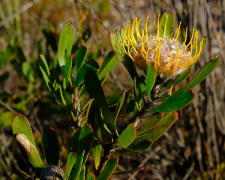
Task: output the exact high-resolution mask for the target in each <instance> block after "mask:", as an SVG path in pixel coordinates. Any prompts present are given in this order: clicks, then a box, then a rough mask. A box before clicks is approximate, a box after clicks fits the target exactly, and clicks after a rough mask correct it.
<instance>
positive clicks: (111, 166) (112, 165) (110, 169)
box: [97, 158, 119, 180]
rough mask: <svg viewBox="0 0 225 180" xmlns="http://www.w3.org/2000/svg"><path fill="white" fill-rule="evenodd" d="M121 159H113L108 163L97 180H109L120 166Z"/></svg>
mask: <svg viewBox="0 0 225 180" xmlns="http://www.w3.org/2000/svg"><path fill="white" fill-rule="evenodd" d="M118 161H119V158H111V159H110V160H108V161H107V163H106V165H105V167H103V169H102V171H101V173H100V175H99V176H98V178H97V180H107V179H109V178H110V176H111V175H112V173H113V171H114V169H115V168H116V165H117V164H118Z"/></svg>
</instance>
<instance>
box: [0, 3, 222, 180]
mask: <svg viewBox="0 0 225 180" xmlns="http://www.w3.org/2000/svg"><path fill="white" fill-rule="evenodd" d="M167 10H172V11H173V12H174V13H175V16H176V22H175V27H177V26H178V25H179V22H180V21H181V22H182V24H181V29H182V31H184V32H185V29H186V27H188V33H189V38H190V37H191V33H192V29H193V28H196V29H198V30H199V32H200V38H201V37H202V36H208V40H207V44H206V46H205V48H204V50H203V53H202V54H201V56H200V58H199V60H198V62H197V64H196V66H195V67H194V68H193V71H192V74H193V75H195V74H196V73H197V72H198V70H199V69H200V68H202V67H203V66H204V65H205V64H206V63H207V62H208V61H209V60H210V59H212V58H213V57H214V56H215V54H217V52H220V58H221V63H220V64H219V66H218V67H217V68H216V69H215V70H214V71H213V72H212V73H211V74H210V76H209V77H207V79H206V80H205V81H204V82H202V83H201V85H198V86H197V87H196V88H195V90H194V92H195V93H196V97H195V99H194V101H193V103H192V104H191V105H189V106H187V107H186V108H184V109H181V110H179V119H178V121H177V122H176V123H175V125H173V126H172V128H171V129H170V130H169V131H168V132H167V133H165V135H164V136H163V137H161V138H160V139H159V140H158V141H157V142H156V143H155V144H153V146H151V148H150V149H148V150H146V151H144V152H142V153H139V154H137V153H135V154H129V155H124V156H123V157H121V158H120V161H119V165H118V166H117V168H118V170H124V169H131V168H136V167H138V166H139V165H140V166H141V167H142V166H144V167H145V169H144V170H143V171H140V172H138V173H137V172H135V173H133V174H129V175H123V176H120V177H119V176H118V177H112V179H115V180H116V179H121V180H122V179H140V180H144V179H153V180H154V179H157V180H158V179H159V180H161V179H171V180H173V179H174V180H175V179H184V180H185V179H225V114H224V112H225V104H224V101H225V92H224V91H225V81H224V80H225V73H224V70H225V69H224V65H225V54H224V53H225V51H224V50H225V33H224V32H225V1H223V0H33V1H29V0H23V1H22V0H21V1H19V0H0V179H3V180H5V179H10V178H9V176H10V174H11V173H12V172H13V170H15V169H21V170H23V171H25V172H26V173H29V174H30V173H31V169H29V167H28V166H27V165H26V163H25V161H24V160H23V159H22V156H21V155H20V153H19V151H18V148H17V146H16V143H15V141H14V140H13V137H12V131H11V127H10V124H11V120H12V119H13V117H14V115H15V114H23V115H25V116H26V117H27V118H28V119H29V121H30V123H31V127H32V130H33V133H34V137H35V141H36V144H37V146H38V147H39V151H40V154H42V155H43V145H42V142H41V135H42V133H43V129H44V128H46V127H47V126H52V127H53V128H54V129H56V132H57V134H58V139H59V142H60V145H61V146H60V148H61V149H60V159H61V162H63V161H64V160H65V158H66V156H67V151H66V148H67V146H68V139H69V137H70V133H71V129H70V122H71V119H70V117H69V116H68V115H67V113H65V111H64V110H63V109H62V108H61V107H60V106H59V105H58V104H57V103H56V102H55V100H54V99H53V97H52V96H51V94H50V93H49V91H48V90H47V87H46V85H45V83H44V79H43V78H42V75H41V72H40V70H39V67H38V55H39V54H44V55H45V57H46V59H47V61H48V64H49V65H50V68H52V67H55V68H59V67H56V64H57V43H58V40H59V35H60V32H61V30H62V27H63V26H64V24H65V23H67V22H70V23H71V24H72V26H73V27H74V28H75V31H76V38H75V42H74V48H73V52H74V53H73V54H72V55H73V57H75V52H76V49H77V48H78V46H80V45H86V46H87V47H88V52H89V54H88V57H89V58H94V59H96V60H97V61H98V62H99V64H100V65H101V63H102V61H103V59H104V57H105V56H106V54H107V53H108V52H109V51H111V50H112V47H111V43H110V39H109V33H110V32H115V31H116V29H118V28H122V27H124V26H126V24H127V23H130V22H131V21H132V20H133V19H134V18H135V17H138V18H142V21H145V19H146V16H149V21H150V22H153V21H154V18H155V17H157V16H158V14H162V13H163V12H165V11H167ZM180 38H183V37H182V36H181V37H180ZM190 78H191V77H190ZM186 83H187V81H186V82H183V83H182V84H181V85H179V86H184V85H185V84H186ZM103 87H104V92H105V94H106V96H107V95H110V94H114V93H119V92H121V90H123V89H126V90H128V89H133V83H132V80H131V78H130V76H129V74H128V72H127V71H126V69H125V68H124V67H123V65H122V63H118V64H117V65H116V66H115V67H114V68H113V70H112V71H111V72H110V74H109V76H108V78H107V80H106V83H105V84H104V86H103ZM177 88H180V87H177ZM175 90H176V88H175ZM91 160H92V156H89V162H90V163H89V164H90V167H89V171H90V170H93V164H92V161H91Z"/></svg>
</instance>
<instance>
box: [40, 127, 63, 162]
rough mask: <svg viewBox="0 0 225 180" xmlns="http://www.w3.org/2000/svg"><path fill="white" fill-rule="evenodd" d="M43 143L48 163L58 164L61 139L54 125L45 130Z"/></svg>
mask: <svg viewBox="0 0 225 180" xmlns="http://www.w3.org/2000/svg"><path fill="white" fill-rule="evenodd" d="M43 144H44V150H45V155H46V159H47V163H48V165H58V163H59V141H58V138H57V135H56V133H55V130H54V129H53V128H52V127H49V128H47V129H46V130H45V131H44V133H43Z"/></svg>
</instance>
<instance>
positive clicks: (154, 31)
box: [153, 18, 155, 36]
mask: <svg viewBox="0 0 225 180" xmlns="http://www.w3.org/2000/svg"><path fill="white" fill-rule="evenodd" d="M153 36H155V18H154V25H153Z"/></svg>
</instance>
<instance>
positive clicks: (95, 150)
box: [91, 141, 102, 170]
mask: <svg viewBox="0 0 225 180" xmlns="http://www.w3.org/2000/svg"><path fill="white" fill-rule="evenodd" d="M91 150H92V154H93V158H94V163H95V169H97V170H98V167H99V165H100V162H101V150H102V149H101V144H100V143H99V142H98V141H94V143H93V145H92V149H91Z"/></svg>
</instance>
